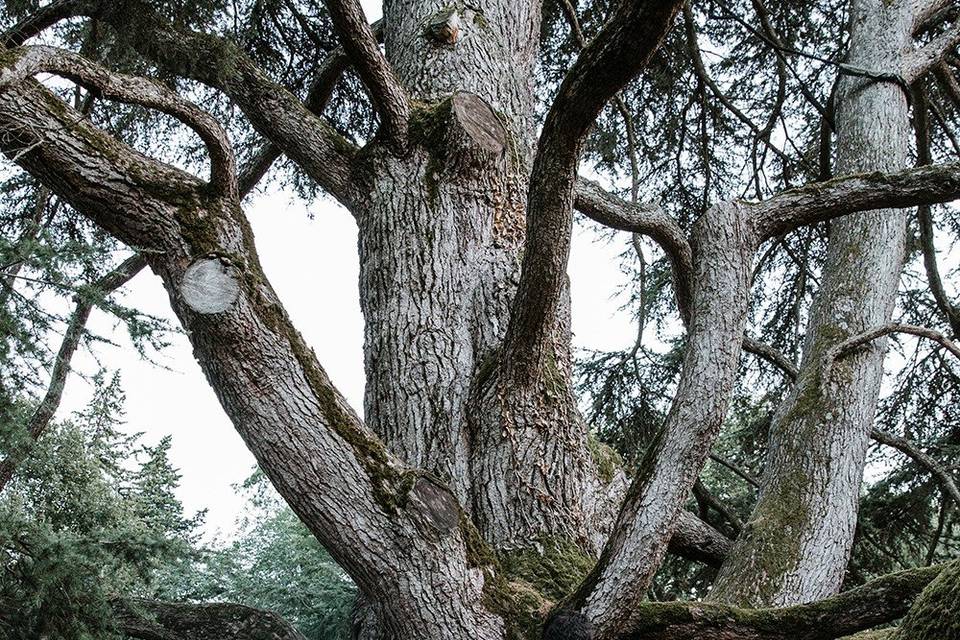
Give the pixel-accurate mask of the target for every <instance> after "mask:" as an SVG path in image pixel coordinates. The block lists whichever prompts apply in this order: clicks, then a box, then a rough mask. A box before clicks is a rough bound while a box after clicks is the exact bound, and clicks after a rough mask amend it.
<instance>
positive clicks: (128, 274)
mask: <svg viewBox="0 0 960 640" xmlns="http://www.w3.org/2000/svg"><path fill="white" fill-rule="evenodd" d="M146 265H147V263H146V261H145V260H144V259H143V257H142V256H141V255H139V254H137V255H134V256H131V257H130V258H127V259H126V260H124V261H123V262H122V263H121V264H120V265H119V266H118V267H117V268H116V269H114V270H113V271H111V272H110V273H108V274H106V275H105V276H103V277H102V278H100V279H99V280H97V281H96V282H94V283H92V284H90V285H89V286H87V287H84V288H83V291H82V293H80V294H78V296H77V298H78V299H77V304H76V306H75V307H74V309H73V313H72V314H71V315H70V321H69V322H68V323H67V330H66V331H65V332H64V335H63V341H62V342H61V343H60V349H59V350H58V351H57V357H56V358H55V359H54V362H53V370H52V371H51V373H50V383H49V385H48V386H47V392H46V393H45V394H44V396H43V399H42V400H41V401H40V404H39V405H37V408H36V409H34V411H33V414H32V415H31V416H30V420H29V421H28V422H27V435H28V437H29V442H28V443H27V444H26V445H25V449H27V450H29V448H30V447H31V446H32V443H33V442H34V441H36V440H37V438H39V437H40V436H41V435H42V434H43V432H44V431H45V430H46V429H47V426H48V425H49V424H50V420H52V419H53V415H54V414H55V413H56V412H57V409H58V408H59V407H60V399H61V398H62V397H63V389H64V387H65V386H66V383H67V376H68V375H69V373H70V361H71V360H72V359H73V354H74V353H76V351H77V347H79V346H80V340H81V338H83V335H84V331H85V330H86V325H87V319H88V318H89V317H90V312H91V311H93V307H94V306H96V305H97V304H98V303H100V302H102V301H103V299H104V298H105V297H106V296H108V295H109V294H111V293H113V292H114V291H116V290H117V289H119V288H120V287H122V286H123V285H124V284H126V283H127V282H129V281H130V279H131V278H133V276H135V275H137V274H138V273H140V271H141V270H142V269H143V268H144V267H145V266H146ZM25 454H26V451H20V450H17V451H13V452H11V453H10V454H9V455H8V456H7V458H6V459H5V460H3V462H2V463H0V491H3V489H4V487H5V486H6V485H7V483H8V482H9V481H10V478H11V477H12V476H13V472H14V471H15V470H16V467H17V465H18V464H19V463H20V461H21V460H22V459H23V457H24V455H25Z"/></svg>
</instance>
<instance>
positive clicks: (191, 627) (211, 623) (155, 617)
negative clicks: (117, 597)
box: [113, 599, 306, 640]
mask: <svg viewBox="0 0 960 640" xmlns="http://www.w3.org/2000/svg"><path fill="white" fill-rule="evenodd" d="M113 610H114V619H115V621H116V625H117V628H118V630H120V631H121V632H123V634H124V635H126V636H129V637H131V638H139V639H140V640H209V639H210V638H218V639H220V640H262V639H266V638H269V640H306V639H305V638H304V636H303V634H301V633H300V632H299V631H297V630H296V629H295V628H294V627H293V625H291V624H290V623H289V622H287V621H286V620H284V619H283V618H282V617H280V616H279V615H277V614H276V613H273V612H272V611H264V610H262V609H255V608H253V607H247V606H243V605H239V604H229V603H211V604H184V603H173V602H157V601H154V600H142V599H134V600H126V601H124V602H118V603H117V604H116V605H114V608H113Z"/></svg>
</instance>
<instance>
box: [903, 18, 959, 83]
mask: <svg viewBox="0 0 960 640" xmlns="http://www.w3.org/2000/svg"><path fill="white" fill-rule="evenodd" d="M958 43H960V20H958V21H957V22H955V23H954V24H953V25H952V26H951V27H950V28H948V29H947V30H946V31H944V32H943V33H942V34H940V35H938V36H937V37H935V38H934V39H933V40H931V41H930V42H928V43H927V44H925V45H923V46H922V47H920V48H919V49H917V50H916V51H913V52H912V53H910V54H908V55H907V56H905V57H904V61H903V77H904V79H905V80H906V81H907V82H914V81H915V80H917V79H918V78H920V77H921V76H923V75H924V74H925V73H927V72H928V71H930V70H931V69H933V68H934V67H936V66H938V65H939V64H941V63H942V62H943V60H944V57H945V56H946V55H947V54H948V53H949V52H950V50H951V49H953V48H954V47H955V46H957V44H958Z"/></svg>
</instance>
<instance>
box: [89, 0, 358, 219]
mask: <svg viewBox="0 0 960 640" xmlns="http://www.w3.org/2000/svg"><path fill="white" fill-rule="evenodd" d="M90 5H93V6H90ZM82 9H83V10H84V11H85V12H86V13H87V14H90V15H96V16H97V17H99V18H100V19H101V20H103V21H104V22H105V23H107V24H110V25H112V26H113V27H114V28H116V29H117V30H120V31H123V32H124V33H125V40H126V41H129V42H130V43H131V44H132V45H133V46H134V47H136V49H137V50H138V51H139V52H140V53H141V54H142V55H144V56H146V57H147V58H149V59H151V60H153V61H154V62H156V63H157V64H159V65H160V66H162V67H164V68H165V69H166V70H168V71H169V72H171V73H175V74H177V75H181V76H183V77H187V78H191V79H193V80H197V81H198V82H202V83H204V84H206V85H208V86H210V87H213V88H215V89H218V90H220V91H222V92H223V93H224V94H226V95H227V96H228V97H229V98H230V99H232V100H233V101H234V102H236V104H237V105H238V106H239V107H240V109H241V110H243V112H244V114H245V115H246V116H247V118H248V119H249V120H250V123H251V124H252V125H253V127H254V128H255V129H256V130H257V131H258V132H259V133H260V134H261V135H262V136H263V137H264V138H266V139H267V140H269V141H270V142H272V143H274V144H276V145H277V146H278V147H280V149H282V151H283V153H284V154H285V155H286V156H287V157H289V158H290V159H291V160H293V161H294V162H296V163H297V164H298V165H300V167H302V168H303V170H304V171H305V172H306V173H307V174H308V175H309V176H310V177H311V178H313V179H314V180H315V181H316V182H317V184H319V185H320V186H321V187H323V189H324V190H326V191H327V192H328V193H330V194H331V195H332V196H334V197H335V198H337V199H338V200H339V201H340V202H341V203H342V204H343V205H344V206H346V207H347V208H352V207H354V206H355V205H356V202H355V200H356V197H357V191H356V188H355V185H354V183H353V176H352V166H351V164H352V161H353V158H354V155H355V153H356V149H355V148H354V147H353V145H351V144H350V143H349V142H348V141H347V140H345V139H344V138H343V137H342V136H341V135H340V134H338V133H337V132H336V131H335V130H334V129H333V127H331V126H330V125H329V124H328V123H327V122H326V121H325V120H323V119H322V118H320V117H318V116H317V115H315V114H313V113H311V112H310V110H309V109H308V108H307V107H306V106H305V105H304V104H303V103H302V102H301V101H300V100H299V99H298V98H297V96H295V95H293V94H292V93H290V92H289V91H288V90H287V89H286V88H284V87H283V86H281V85H280V84H278V83H276V82H274V81H273V80H271V79H270V78H269V77H267V75H266V74H265V73H264V71H263V70H262V69H260V68H259V67H258V66H257V65H256V64H255V63H254V62H253V61H252V60H251V59H250V58H249V57H248V56H247V55H246V54H245V53H244V52H243V51H242V50H241V49H240V48H239V47H238V46H237V45H235V44H234V43H232V42H230V41H229V40H226V39H224V38H220V37H218V36H215V35H212V34H208V33H197V32H195V31H190V30H188V29H185V28H183V27H179V26H177V25H173V24H171V23H169V22H168V21H166V20H165V19H164V18H163V17H161V16H160V15H159V14H158V13H157V11H156V10H155V9H154V8H153V7H152V6H151V5H150V3H147V2H143V1H142V0H127V1H125V2H122V3H115V4H114V3H108V2H105V1H102V0H98V1H94V2H88V3H84V5H83V7H82Z"/></svg>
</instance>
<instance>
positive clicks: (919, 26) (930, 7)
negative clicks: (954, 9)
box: [910, 0, 953, 33]
mask: <svg viewBox="0 0 960 640" xmlns="http://www.w3.org/2000/svg"><path fill="white" fill-rule="evenodd" d="M910 1H911V2H912V3H913V6H914V8H913V32H914V33H917V32H919V31H922V30H923V29H924V28H925V27H926V26H928V25H929V24H930V23H935V22H936V21H937V18H938V16H940V15H941V14H942V13H943V11H944V10H945V9H948V8H949V7H950V5H951V4H952V2H953V0H910Z"/></svg>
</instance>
